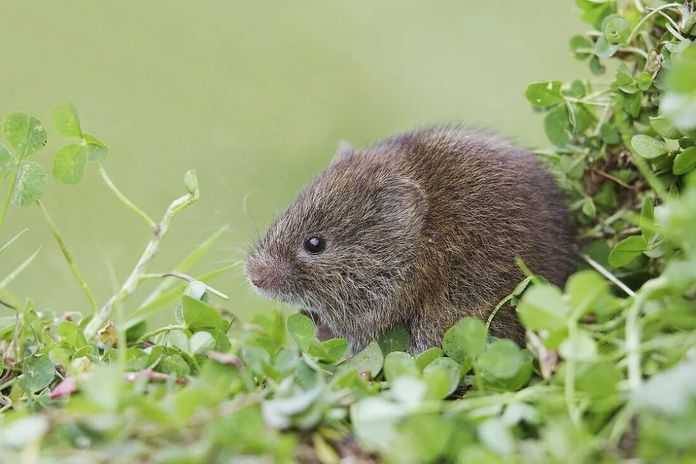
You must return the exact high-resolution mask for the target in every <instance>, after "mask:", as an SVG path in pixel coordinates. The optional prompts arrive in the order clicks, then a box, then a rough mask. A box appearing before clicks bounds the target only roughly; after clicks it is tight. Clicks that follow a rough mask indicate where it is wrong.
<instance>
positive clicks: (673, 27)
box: [660, 11, 686, 40]
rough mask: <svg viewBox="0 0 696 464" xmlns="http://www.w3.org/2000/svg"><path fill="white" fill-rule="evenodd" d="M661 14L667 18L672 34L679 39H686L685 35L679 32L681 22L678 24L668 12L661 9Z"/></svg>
mask: <svg viewBox="0 0 696 464" xmlns="http://www.w3.org/2000/svg"><path fill="white" fill-rule="evenodd" d="M660 16H662V17H663V18H665V19H667V24H666V27H667V30H668V31H669V33H670V34H672V35H673V36H674V38H676V39H677V40H686V39H685V38H684V36H683V35H681V34H680V33H679V24H677V22H676V21H675V20H673V19H672V18H671V17H670V16H669V15H668V14H666V13H664V12H662V11H660Z"/></svg>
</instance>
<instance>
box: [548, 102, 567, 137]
mask: <svg viewBox="0 0 696 464" xmlns="http://www.w3.org/2000/svg"><path fill="white" fill-rule="evenodd" d="M544 132H545V133H546V137H548V139H549V141H550V142H551V143H553V144H554V145H556V146H559V147H562V146H565V145H567V144H568V143H569V142H570V121H569V120H568V109H567V108H566V106H565V105H559V106H557V107H556V108H554V109H553V110H551V111H549V112H548V114H547V115H546V116H545V117H544Z"/></svg>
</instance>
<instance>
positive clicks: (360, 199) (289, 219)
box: [247, 148, 427, 320]
mask: <svg viewBox="0 0 696 464" xmlns="http://www.w3.org/2000/svg"><path fill="white" fill-rule="evenodd" d="M387 156H388V155H387V154H382V153H371V152H369V151H366V152H353V151H352V149H350V150H349V149H346V148H344V149H343V150H342V152H341V153H339V154H338V155H337V158H336V159H335V160H334V161H333V162H332V164H331V166H329V168H328V169H327V170H326V171H325V172H323V173H322V174H321V175H320V176H318V177H317V178H316V179H315V180H314V181H313V182H312V183H311V184H310V185H309V186H307V187H306V188H305V190H304V191H302V192H301V193H300V195H299V196H298V198H297V200H296V201H295V203H294V204H292V205H291V206H290V207H289V208H288V209H287V210H286V211H285V213H284V214H283V215H282V216H280V217H279V218H278V219H277V220H276V221H275V222H274V223H273V224H272V225H271V227H270V228H269V230H268V232H267V233H266V235H265V237H263V238H262V239H261V240H259V241H258V243H257V244H256V246H255V249H254V250H253V251H252V252H251V253H250V255H249V257H248V259H247V276H248V278H249V281H250V282H251V284H252V285H253V286H254V287H255V288H256V289H257V290H258V291H259V292H260V293H262V294H264V295H266V296H268V297H271V298H275V299H278V300H281V301H285V302H288V303H291V304H296V305H300V306H302V307H304V308H305V309H308V310H310V311H316V312H318V313H319V314H320V315H321V317H322V318H324V317H327V318H328V319H329V320H331V319H334V320H336V319H337V318H340V319H341V320H345V319H351V318H355V317H359V316H360V314H365V312H367V311H372V312H374V311H380V310H381V309H384V308H385V307H388V306H389V304H390V302H391V301H392V299H393V298H395V297H397V294H398V292H399V289H400V287H401V286H402V283H403V280H404V278H406V276H407V274H408V272H409V271H410V269H411V268H412V267H413V266H412V263H413V261H414V258H415V256H416V250H417V246H418V240H419V237H420V233H421V229H422V227H423V222H424V218H425V214H426V210H427V206H426V201H425V197H424V194H423V191H422V190H421V189H420V187H419V186H418V185H417V184H416V183H415V182H413V181H412V180H410V179H409V178H407V177H404V176H403V175H401V174H400V173H399V172H398V169H396V168H395V167H394V166H392V165H390V163H389V161H388V160H387V158H386V157H387Z"/></svg>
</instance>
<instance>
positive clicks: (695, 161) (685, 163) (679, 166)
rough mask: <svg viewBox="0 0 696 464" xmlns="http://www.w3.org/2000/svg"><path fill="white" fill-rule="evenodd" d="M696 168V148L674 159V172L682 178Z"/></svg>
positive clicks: (686, 150) (685, 151)
mask: <svg viewBox="0 0 696 464" xmlns="http://www.w3.org/2000/svg"><path fill="white" fill-rule="evenodd" d="M694 168H696V147H689V148H687V149H685V150H684V151H682V152H681V153H679V154H678V155H677V156H676V157H675V158H674V163H673V164H672V172H673V173H674V174H675V175H677V176H680V175H682V174H686V173H688V172H691V171H692V170H693V169H694Z"/></svg>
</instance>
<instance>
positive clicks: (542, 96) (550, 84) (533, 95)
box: [525, 81, 563, 108]
mask: <svg viewBox="0 0 696 464" xmlns="http://www.w3.org/2000/svg"><path fill="white" fill-rule="evenodd" d="M525 96H526V97H527V100H529V102H530V103H531V104H532V105H534V106H536V107H537V108H549V107H551V106H554V105H557V104H559V103H562V102H563V96H562V95H561V81H542V82H534V83H532V84H530V85H529V86H528V87H527V91H526V92H525Z"/></svg>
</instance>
